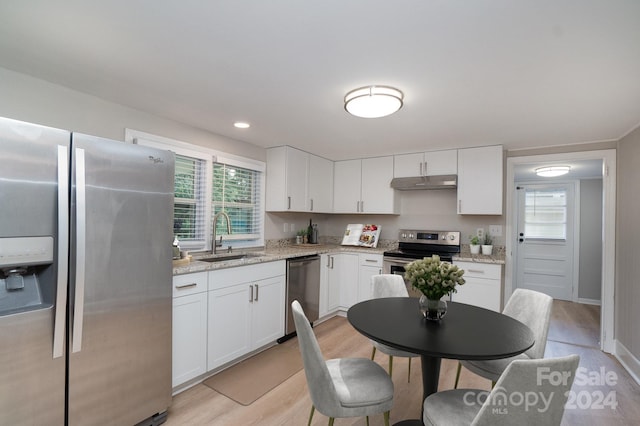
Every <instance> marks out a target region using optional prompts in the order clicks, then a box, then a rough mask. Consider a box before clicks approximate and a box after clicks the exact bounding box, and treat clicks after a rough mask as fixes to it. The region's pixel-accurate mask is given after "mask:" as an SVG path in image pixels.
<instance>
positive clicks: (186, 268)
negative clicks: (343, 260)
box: [173, 244, 389, 275]
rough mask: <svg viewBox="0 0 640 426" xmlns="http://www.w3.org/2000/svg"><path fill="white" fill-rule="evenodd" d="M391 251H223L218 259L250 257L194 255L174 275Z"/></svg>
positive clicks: (327, 246)
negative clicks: (215, 260) (213, 257)
mask: <svg viewBox="0 0 640 426" xmlns="http://www.w3.org/2000/svg"><path fill="white" fill-rule="evenodd" d="M387 250H389V247H388V246H382V247H377V248H365V247H352V246H341V245H337V244H317V245H316V246H315V247H313V246H311V245H310V244H304V245H301V246H296V245H295V244H291V245H285V246H278V247H267V248H262V249H254V250H234V251H233V252H232V253H226V252H225V251H224V250H222V251H221V252H220V253H218V254H216V257H221V258H224V257H225V256H232V255H241V254H245V253H246V254H248V257H245V258H242V259H234V260H228V261H218V262H205V261H201V260H198V259H199V258H203V257H205V258H209V257H212V256H211V253H210V252H202V253H192V255H193V259H192V260H191V262H190V263H189V264H188V265H183V266H176V267H174V268H173V275H182V274H190V273H193V272H202V271H214V270H217V269H224V268H233V267H237V266H246V265H253V264H256V263H265V262H274V261H277V260H286V259H291V258H294V257H303V256H313V255H316V254H322V253H370V254H382V253H383V252H385V251H387Z"/></svg>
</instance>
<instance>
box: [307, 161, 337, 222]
mask: <svg viewBox="0 0 640 426" xmlns="http://www.w3.org/2000/svg"><path fill="white" fill-rule="evenodd" d="M308 188H309V190H308V196H309V211H312V212H317V213H331V212H332V211H333V161H331V160H327V159H326V158H322V157H318V156H317V155H313V154H309V185H308Z"/></svg>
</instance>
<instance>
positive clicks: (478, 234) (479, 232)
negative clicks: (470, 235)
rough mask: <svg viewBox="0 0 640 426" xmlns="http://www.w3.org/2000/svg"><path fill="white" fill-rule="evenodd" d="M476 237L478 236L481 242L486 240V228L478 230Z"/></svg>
mask: <svg viewBox="0 0 640 426" xmlns="http://www.w3.org/2000/svg"><path fill="white" fill-rule="evenodd" d="M476 235H477V236H478V238H480V240H481V241H482V239H483V238H484V228H478V229H476Z"/></svg>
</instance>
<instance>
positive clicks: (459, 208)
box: [458, 200, 462, 213]
mask: <svg viewBox="0 0 640 426" xmlns="http://www.w3.org/2000/svg"><path fill="white" fill-rule="evenodd" d="M458 213H462V200H458Z"/></svg>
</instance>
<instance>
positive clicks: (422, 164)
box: [419, 162, 424, 176]
mask: <svg viewBox="0 0 640 426" xmlns="http://www.w3.org/2000/svg"><path fill="white" fill-rule="evenodd" d="M423 167H424V163H422V162H421V163H420V174H419V176H422V168H423Z"/></svg>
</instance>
